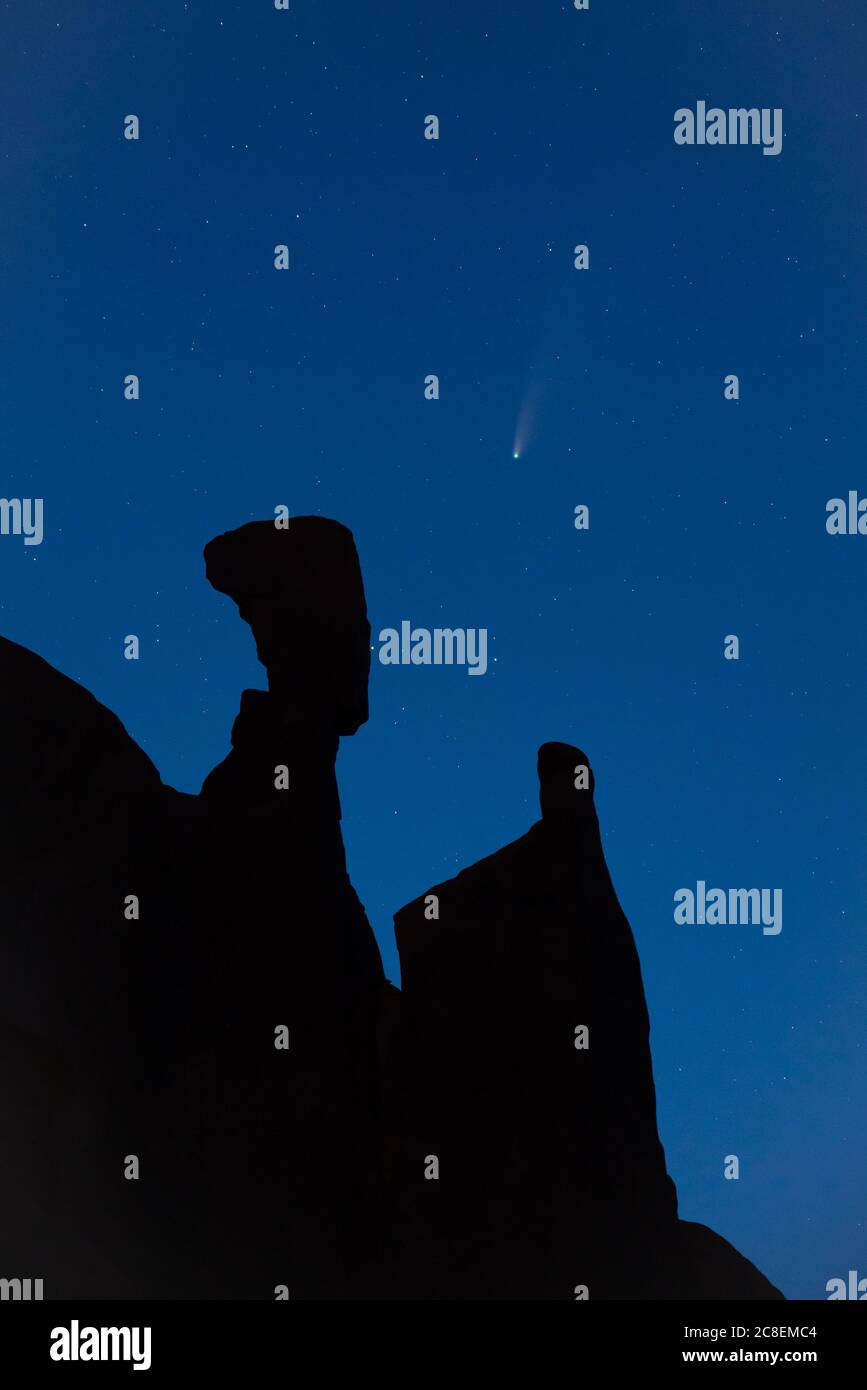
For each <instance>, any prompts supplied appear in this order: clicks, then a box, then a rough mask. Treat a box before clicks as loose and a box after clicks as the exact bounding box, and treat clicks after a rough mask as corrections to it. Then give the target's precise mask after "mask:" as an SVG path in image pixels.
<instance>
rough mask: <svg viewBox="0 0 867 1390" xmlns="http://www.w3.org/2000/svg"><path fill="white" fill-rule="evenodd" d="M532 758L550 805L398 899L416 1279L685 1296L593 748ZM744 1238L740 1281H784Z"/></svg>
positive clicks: (607, 1294)
mask: <svg viewBox="0 0 867 1390" xmlns="http://www.w3.org/2000/svg"><path fill="white" fill-rule="evenodd" d="M538 770H539V780H540V801H541V808H542V819H541V821H539V822H537V823H536V824H535V825H534V826H533V827H532V828H531V829H530V830H529V831H528V833H527V834H526V835H524V836H523V837H522V838H521V839H520V840H516V841H515V842H514V843H513V844H511V845H508V846H506V847H505V848H504V849H501V850H499V851H498V852H497V853H496V854H493V855H491V856H490V857H489V858H487V859H483V860H482V861H481V862H480V863H478V864H475V865H473V867H472V868H469V869H466V870H464V871H463V872H462V873H460V874H458V876H457V877H456V878H454V879H451V880H450V881H449V882H447V883H442V884H439V885H437V886H436V887H434V888H431V889H429V890H428V892H427V893H426V894H424V895H423V896H422V897H420V898H418V899H417V900H416V901H415V902H413V903H411V904H410V905H409V906H407V907H405V908H403V909H402V910H401V911H400V912H399V913H398V914H397V916H396V918H395V927H396V934H397V943H398V949H399V951H400V959H401V972H402V980H403V1007H402V1016H401V1020H400V1023H399V1025H398V1026H397V1029H396V1042H395V1047H396V1050H397V1051H398V1053H399V1060H398V1061H397V1063H396V1079H395V1082H394V1085H395V1088H396V1091H397V1096H396V1100H395V1109H396V1113H397V1115H398V1116H399V1119H398V1120H397V1121H396V1123H397V1125H398V1126H399V1128H400V1129H401V1131H402V1133H403V1141H402V1144H401V1145H400V1146H399V1150H400V1155H401V1159H400V1165H399V1167H400V1175H399V1179H398V1187H399V1189H400V1191H401V1197H402V1208H403V1212H404V1219H405V1220H407V1221H408V1222H409V1227H410V1229H411V1230H412V1232H413V1242H412V1244H414V1245H415V1246H416V1248H420V1249H423V1250H424V1252H425V1257H424V1260H423V1262H422V1265H420V1266H418V1267H417V1270H418V1268H421V1267H423V1270H424V1272H423V1273H422V1275H421V1278H420V1283H421V1288H422V1290H423V1291H424V1293H425V1294H426V1296H429V1297H431V1296H432V1297H462V1298H473V1297H475V1298H503V1297H505V1298H569V1297H572V1296H574V1295H573V1292H572V1290H573V1289H574V1287H575V1286H576V1285H579V1284H580V1285H586V1286H588V1288H589V1291H590V1296H591V1297H593V1298H635V1297H655V1298H661V1297H689V1296H691V1294H690V1293H689V1292H688V1290H690V1289H691V1288H692V1287H693V1279H692V1277H691V1274H690V1273H689V1272H688V1269H687V1265H688V1249H687V1246H688V1244H689V1243H688V1242H687V1243H686V1244H685V1243H684V1233H683V1229H682V1226H681V1224H680V1223H678V1222H677V1198H676V1194H675V1189H674V1184H673V1183H672V1181H671V1179H670V1178H669V1177H668V1175H667V1173H666V1169H665V1156H664V1153H663V1150H662V1145H661V1144H660V1141H659V1135H658V1132H657V1125H656V1096H655V1091H654V1085H653V1072H652V1066H651V1058H650V1047H649V1020H648V1015H647V1007H646V1003H645V999H644V990H643V986H642V982H641V971H640V967H639V962H638V955H637V952H636V950H635V944H634V941H633V937H632V932H631V931H630V928H629V924H628V922H627V920H626V918H625V916H624V915H623V912H622V910H621V908H620V904H619V903H618V901H617V897H616V894H615V892H614V888H613V886H612V883H611V879H610V876H609V873H608V868H607V865H606V863H605V856H604V853H603V850H602V842H601V839H600V834H599V825H598V821H597V818H596V811H595V808H594V805H593V790H594V778H593V774H592V771H591V770H590V768H589V760H588V758H587V756H586V754H585V753H583V752H581V751H580V749H578V748H574V747H571V746H570V745H568V744H562V743H547V744H543V746H542V747H541V748H540V750H539V763H538ZM432 1157H435V1158H436V1160H437V1162H438V1165H439V1176H438V1178H437V1179H436V1180H430V1179H428V1180H426V1179H425V1178H424V1168H425V1160H426V1159H428V1160H429V1159H430V1158H432ZM699 1229H700V1228H699ZM691 1239H692V1245H691V1246H690V1247H689V1248H690V1249H693V1248H695V1249H697V1247H698V1245H700V1241H699V1240H698V1238H697V1237H695V1235H694V1231H693V1235H692V1237H691ZM723 1244H724V1243H723ZM732 1255H733V1256H734V1259H733V1260H732V1261H730V1262H729V1266H728V1270H727V1273H728V1276H729V1280H730V1284H731V1288H732V1292H731V1293H730V1294H729V1296H730V1297H744V1298H751V1297H762V1296H764V1297H767V1296H771V1294H772V1292H773V1291H772V1290H771V1287H770V1285H767V1284H766V1282H765V1281H763V1280H762V1279H761V1276H758V1275H757V1272H756V1271H754V1270H753V1269H752V1266H749V1265H747V1262H745V1261H741V1260H740V1257H739V1256H736V1255H735V1252H732ZM702 1258H704V1259H705V1260H707V1259H708V1258H709V1256H708V1253H707V1250H706V1249H705V1250H704V1254H703V1256H702ZM739 1261H740V1263H738V1262H739ZM417 1270H416V1272H417ZM753 1276H755V1277H753ZM735 1290H736V1291H735Z"/></svg>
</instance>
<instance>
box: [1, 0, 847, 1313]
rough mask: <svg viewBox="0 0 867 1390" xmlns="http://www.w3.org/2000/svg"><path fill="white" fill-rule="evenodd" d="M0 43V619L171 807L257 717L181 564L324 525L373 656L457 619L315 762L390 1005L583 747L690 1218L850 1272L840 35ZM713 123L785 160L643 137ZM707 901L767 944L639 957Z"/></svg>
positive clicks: (41, 28) (646, 28)
mask: <svg viewBox="0 0 867 1390" xmlns="http://www.w3.org/2000/svg"><path fill="white" fill-rule="evenodd" d="M0 43H2V52H3V55H4V62H3V67H4V79H3V83H2V88H0V108H2V119H0V168H2V174H3V179H4V185H5V187H4V200H3V207H4V214H3V218H2V224H0V247H2V267H0V274H2V295H3V308H2V321H3V337H4V346H5V351H4V355H3V360H4V365H3V372H2V375H0V415H2V465H3V466H2V481H0V491H2V494H3V495H4V496H7V497H42V498H44V526H45V536H44V541H43V543H42V544H41V545H39V546H29V547H25V546H24V545H23V542H22V538H21V537H15V536H3V537H2V538H0V600H2V601H0V631H2V632H3V633H4V634H5V635H6V636H8V637H10V638H12V639H13V640H15V641H17V642H20V643H22V644H24V645H25V646H27V647H30V648H32V649H33V650H35V651H37V652H39V653H40V654H41V655H42V656H44V657H45V658H46V659H47V660H48V661H49V662H51V663H52V664H53V665H55V666H56V667H58V668H59V669H60V670H61V671H64V672H66V673H67V674H69V675H71V676H74V677H75V678H76V679H77V680H79V681H81V682H82V683H83V684H84V685H85V686H87V687H88V689H90V690H92V691H93V692H94V694H95V695H96V696H97V697H98V698H99V699H100V700H102V701H103V702H104V703H105V704H107V705H108V706H109V707H110V708H111V709H113V710H115V711H116V712H117V713H118V714H119V715H120V717H121V718H122V720H123V721H124V723H125V725H126V727H127V728H128V729H129V731H130V733H131V734H132V735H133V737H134V738H135V739H136V740H137V741H138V742H139V743H140V744H141V746H142V747H143V748H144V749H145V750H146V751H147V752H148V753H149V755H150V756H151V757H152V759H153V760H154V762H155V763H156V764H157V766H158V767H159V769H160V771H161V773H162V776H163V778H164V779H165V781H167V782H168V783H170V784H172V785H174V786H176V787H179V788H181V789H183V790H185V791H197V790H198V788H199V786H200V785H201V782H202V780H203V778H204V776H205V775H206V773H207V772H208V771H209V769H210V768H211V767H212V766H213V765H214V764H215V763H217V762H218V761H220V760H221V759H222V758H223V757H224V756H225V753H226V752H227V750H228V737H229V731H230V728H231V724H232V720H233V718H234V716H235V714H236V712H237V707H238V701H239V695H240V692H241V690H242V689H243V688H244V687H245V686H264V672H263V670H262V668H261V667H259V665H258V663H257V662H256V658H255V651H254V646H253V641H252V637H251V635H250V633H249V630H248V629H247V628H246V627H245V626H244V624H242V623H241V621H240V620H239V618H238V617H237V613H236V610H235V607H234V605H233V604H232V603H231V601H230V600H229V599H227V598H225V597H223V596H221V595H219V594H217V593H216V592H215V591H214V590H212V589H211V588H210V586H209V585H208V584H207V582H206V580H205V577H204V565H203V562H202V559H201V552H202V547H203V545H204V544H205V542H206V541H207V540H209V539H210V538H211V537H212V536H214V535H216V534H217V533H219V532H221V531H224V530H226V529H229V528H232V527H235V526H238V525H241V524H242V523H243V522H245V521H248V520H250V519H252V518H261V517H270V516H273V513H274V508H275V506H277V505H279V504H285V505H286V506H288V507H289V509H290V511H291V512H292V513H293V514H296V515H298V514H306V513H311V512H312V513H321V514H322V515H325V516H332V517H336V518H338V519H339V520H341V521H343V522H344V523H345V524H346V525H348V526H350V527H351V528H352V530H353V532H354V534H355V538H356V542H357V545H358V549H359V552H360V556H361V562H362V567H363V570H364V576H365V582H366V589H367V598H368V606H369V610H370V618H371V622H372V624H373V629H374V637H375V636H376V634H377V633H378V632H379V630H380V629H381V628H383V627H388V626H395V627H396V626H399V624H400V622H401V620H402V619H409V620H411V621H412V622H413V624H414V625H419V626H424V627H434V626H446V627H485V628H487V630H488V633H489V646H488V661H489V669H488V672H487V674H486V675H485V676H484V677H479V678H469V677H468V674H467V672H466V670H465V669H461V668H455V667H453V668H450V669H449V668H434V667H386V666H383V665H381V664H380V663H379V662H378V660H376V659H375V658H374V663H373V669H372V679H371V720H370V723H369V724H368V725H367V726H365V727H364V728H363V729H362V730H361V731H360V732H359V734H358V735H356V737H355V738H353V739H349V740H344V743H343V745H342V751H341V755H340V761H339V771H340V782H341V794H342V800H343V808H344V832H345V838H346V843H347V851H348V857H349V866H350V872H351V874H352V877H353V881H354V883H355V885H356V887H357V889H358V892H359V895H360V896H361V898H362V901H363V902H364V903H365V905H366V908H367V911H368V915H369V916H370V919H371V922H372V923H373V925H374V927H375V930H376V932H377V935H378V938H379V941H380V944H381V948H382V952H383V957H384V960H385V964H386V969H387V971H388V973H389V974H390V975H391V977H392V978H394V979H397V975H398V972H397V963H396V957H395V951H394V945H393V935H392V929H391V915H392V913H393V912H394V911H395V910H396V909H397V908H398V907H400V906H401V905H402V904H403V903H405V902H407V901H408V900H409V899H411V898H413V897H414V896H416V895H417V894H418V893H420V892H421V891H422V890H424V889H425V888H426V887H428V886H429V885H431V884H433V883H435V882H437V881H438V880H441V879H443V878H445V877H448V876H449V875H451V874H452V873H454V872H456V871H457V870H458V869H459V868H460V867H463V866H465V865H467V864H470V863H472V862H473V861H474V860H476V859H478V858H479V857H481V856H482V855H484V854H487V853H490V852H491V851H493V850H494V849H496V848H498V847H499V846H501V845H503V844H505V843H507V842H508V841H509V840H511V839H513V838H515V837H516V836H518V835H520V834H522V833H523V832H524V830H526V829H527V827H528V826H529V824H530V823H531V822H532V821H533V820H534V819H535V818H536V815H537V799H536V778H535V755H536V749H537V746H538V745H539V743H541V742H543V741H545V740H548V739H561V740H566V741H570V742H575V743H578V744H580V745H581V746H582V747H584V748H585V749H586V750H587V752H588V753H589V755H590V758H591V760H592V762H593V765H594V768H595V771H596V775H597V778H598V805H599V813H600V819H601V824H602V831H603V838H604V844H605V849H606V853H607V856H608V861H609V865H610V868H611V872H612V876H613V878H614V882H615V886H616V888H617V890H618V893H619V895H620V898H621V901H622V903H623V907H624V910H625V911H626V913H627V915H628V917H629V919H630V921H631V923H632V926H633V930H634V932H635V936H636V940H637V943H638V947H639V951H640V954H641V959H642V964H643V970H644V978H645V985H646V989H647V996H648V1004H649V1007H650V1014H651V1020H652V1045H653V1054H654V1064H655V1073H656V1082H657V1090H658V1099H659V1118H660V1129H661V1134H662V1138H663V1142H664V1144H665V1147H666V1151H667V1155H668V1162H669V1169H670V1171H671V1173H672V1175H673V1177H674V1178H675V1180H676V1182H677V1184H678V1188H679V1193H680V1200H681V1214H682V1215H683V1216H685V1217H687V1218H689V1219H694V1220H701V1221H705V1222H706V1223H707V1224H709V1225H711V1226H713V1227H714V1228H715V1229H717V1230H718V1231H720V1232H721V1233H722V1234H723V1235H725V1236H726V1237H727V1238H728V1239H729V1240H731V1241H732V1242H733V1243H734V1244H735V1245H737V1246H738V1248H739V1249H741V1250H742V1251H743V1252H744V1253H745V1254H746V1255H748V1256H749V1257H750V1258H751V1259H753V1260H754V1261H755V1262H756V1263H757V1264H758V1265H759V1267H760V1268H761V1269H762V1270H763V1272H764V1273H766V1274H767V1275H768V1276H769V1278H771V1279H772V1280H773V1281H774V1282H775V1283H776V1284H778V1285H779V1286H780V1287H781V1288H782V1289H783V1291H784V1292H785V1293H786V1294H787V1295H789V1296H790V1297H801V1298H823V1297H824V1296H825V1284H826V1282H827V1280H829V1279H830V1278H833V1277H838V1276H842V1277H844V1278H845V1277H846V1273H847V1271H848V1270H849V1269H850V1268H857V1269H858V1270H859V1272H860V1275H861V1276H862V1277H863V1276H865V1275H867V1231H865V1222H864V1217H865V1201H864V1188H865V1186H867V1184H865V1182H864V1175H865V1169H867V1105H865V1091H867V1086H865V1046H864V1010H863V1005H864V1001H865V995H867V958H865V951H864V918H865V908H867V852H865V831H867V797H865V790H864V776H863V769H864V766H865V758H867V737H865V729H867V725H865V720H864V709H863V706H864V698H863V688H862V687H863V680H864V671H865V627H864V602H863V598H864V575H865V564H867V537H862V536H857V535H856V536H843V537H832V536H829V535H828V534H827V532H826V529H825V518H826V513H825V504H826V501H827V500H828V499H829V498H831V497H834V496H842V497H846V495H847V492H848V491H849V489H860V490H861V494H867V471H865V467H864V462H863V459H864V449H863V439H864V427H865V414H867V411H865V393H864V374H865V368H867V351H865V319H864V305H865V302H867V300H865V291H867V283H865V280H867V274H865V261H864V245H865V210H867V193H865V183H864V156H865V144H867V141H865V128H867V97H865V93H864V86H863V73H864V65H865V57H867V13H865V12H864V6H863V0H831V2H830V3H807V0H786V3H783V0H777V2H776V3H771V2H770V0H702V3H701V4H700V5H696V3H695V0H667V3H666V4H664V5H661V4H649V3H639V0H623V2H618V0H591V8H590V10H589V12H587V13H579V12H577V11H576V10H575V9H574V7H573V5H572V3H571V0H568V3H567V0H535V2H534V3H531V0H524V3H518V0H507V3H503V0H471V3H470V0H437V3H436V4H423V3H414V0H384V2H383V3H380V4H377V5H370V4H365V5H362V4H351V3H349V0H332V3H328V4H325V3H322V0H320V2H319V3H314V0H290V10H289V12H288V13H284V12H278V11H276V10H275V9H274V6H273V3H272V0H244V3H229V0H209V2H208V3H206V0H190V2H189V3H187V4H184V3H182V0H129V2H128V3H122V4H110V3H108V0H89V2H88V0H72V2H71V3H61V0H55V3H44V0H29V2H28V3H27V4H26V5H25V4H23V3H18V4H8V3H7V4H4V5H3V7H2V21H0ZM699 100H706V101H707V102H708V104H709V105H716V104H718V105H720V106H722V107H724V108H727V107H729V106H747V107H750V106H757V107H771V108H773V107H780V108H782V110H783V132H784V138H783V149H782V153H781V154H780V155H779V156H777V157H766V156H763V154H762V152H761V149H760V148H758V147H737V148H731V147H707V146H706V147H704V148H699V147H686V146H683V147H681V146H678V145H676V144H675V143H674V140H673V138H672V137H673V129H674V122H673V113H674V111H675V110H676V109H677V108H679V107H682V106H691V107H693V108H695V104H696V102H697V101H699ZM131 113H132V114H136V115H138V117H139V119H140V122H141V138H140V140H139V141H137V142H135V141H128V140H125V139H124V138H123V120H124V117H125V116H126V115H128V114H131ZM429 114H436V115H438V117H439V119H440V123H441V129H440V139H439V140H438V141H428V140H425V139H424V138H423V123H424V118H425V116H427V115H429ZM280 243H285V244H286V245H288V247H289V252H290V258H291V266H290V270H289V271H288V272H278V271H276V270H275V269H274V265H273V260H274V247H275V245H277V244H280ZM578 243H586V244H587V245H588V246H589V248H590V269H589V270H588V271H576V270H575V269H574V267H573V248H574V247H575V245H576V244H578ZM730 372H733V373H737V374H738V375H739V377H740V387H741V399H740V400H739V401H737V402H733V401H726V400H724V398H723V378H724V376H725V375H726V374H727V373H730ZM127 373H136V374H138V375H139V376H140V379H141V399H140V400H139V401H137V402H130V401H126V400H125V399H124V396H123V379H124V377H125V376H126V374H127ZM428 373H436V374H438V375H439V377H440V383H441V387H440V389H441V395H440V399H439V400H438V401H428V400H425V398H424V394H423V386H424V378H425V376H426V375H427V374H428ZM519 419H520V420H521V421H522V426H521V451H520V457H519V458H518V459H517V460H515V459H513V456H512V455H513V445H514V440H515V433H516V427H517V422H518V421H519ZM861 494H859V495H861ZM581 503H583V504H586V505H587V506H589V508H590V529H589V530H587V531H584V532H579V531H576V529H575V527H574V525H573V513H574V509H575V507H576V506H577V505H578V504H581ZM127 633H136V634H138V636H139V637H140V640H141V659H140V660H139V661H138V662H132V661H126V660H124V659H123V638H124V636H125V634H127ZM729 633H734V634H737V635H738V636H739V638H740V660H739V661H737V662H735V661H727V660H724V659H723V639H724V637H725V636H726V635H727V634H729ZM34 756H38V754H37V753H34ZM698 879H704V880H706V881H707V883H708V885H709V886H712V885H713V886H716V885H719V886H722V887H726V888H727V887H738V886H744V887H751V886H756V887H768V888H777V887H779V888H782V890H783V904H784V908H783V930H782V932H781V934H780V935H779V936H776V937H771V936H767V937H766V936H763V934H762V932H761V928H760V927H756V926H734V927H732V926H727V927H721V926H707V925H705V926H694V927H685V926H677V925H675V923H674V917H673V895H674V893H675V891H676V890H677V889H678V888H680V887H684V886H687V887H688V886H692V887H694V886H695V884H696V881H697V880H698ZM285 892H286V902H287V912H291V902H292V883H291V881H287V882H286V885H285ZM243 929H244V927H243V923H240V922H239V924H238V930H239V932H242V931H243ZM533 929H534V924H533V923H532V922H528V923H527V931H528V934H530V933H532V931H533ZM732 1153H734V1154H737V1155H738V1156H739V1158H740V1163H741V1177H740V1180H739V1181H738V1182H727V1181H725V1180H724V1179H723V1176H722V1173H723V1159H724V1156H725V1155H727V1154H732Z"/></svg>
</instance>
